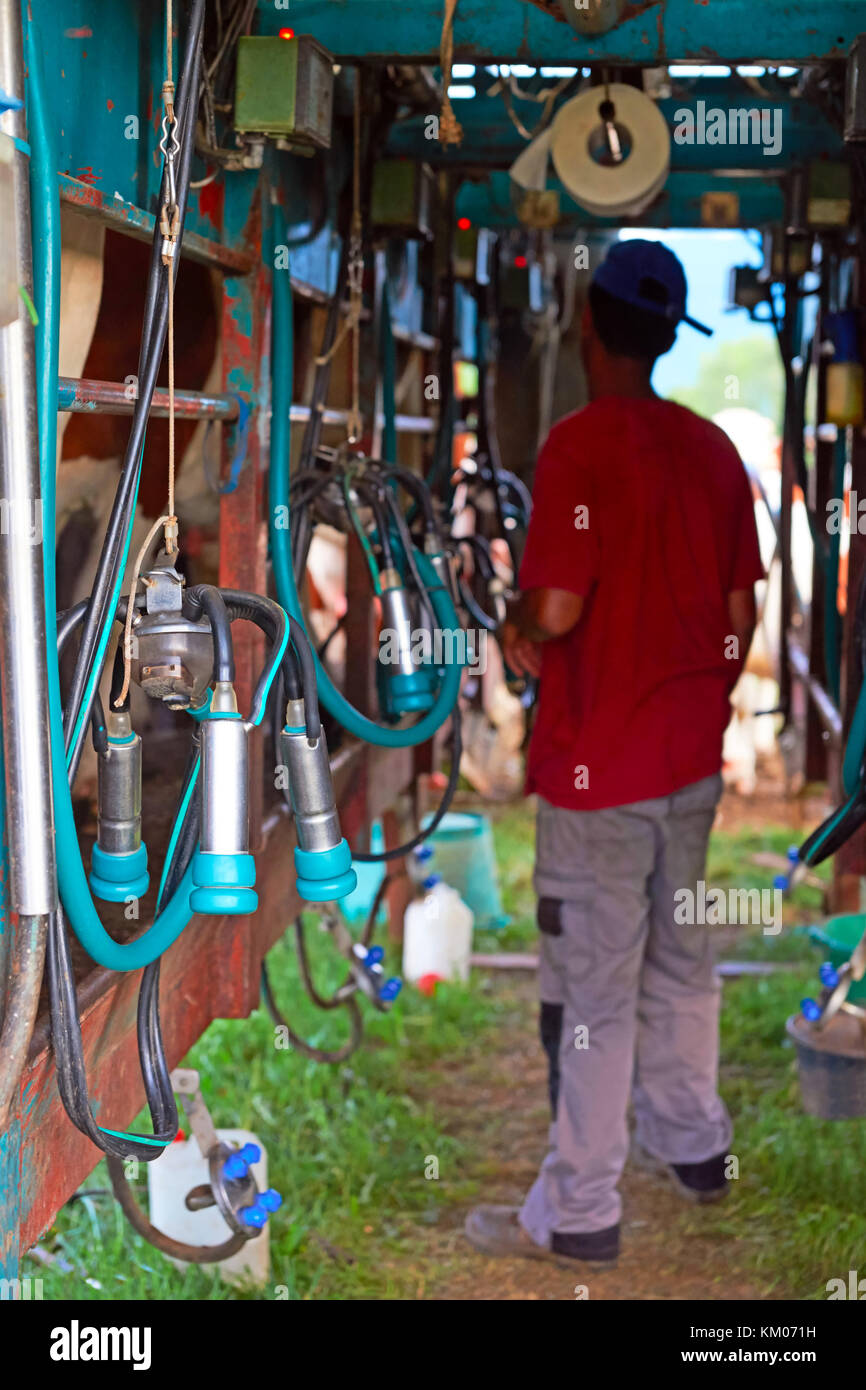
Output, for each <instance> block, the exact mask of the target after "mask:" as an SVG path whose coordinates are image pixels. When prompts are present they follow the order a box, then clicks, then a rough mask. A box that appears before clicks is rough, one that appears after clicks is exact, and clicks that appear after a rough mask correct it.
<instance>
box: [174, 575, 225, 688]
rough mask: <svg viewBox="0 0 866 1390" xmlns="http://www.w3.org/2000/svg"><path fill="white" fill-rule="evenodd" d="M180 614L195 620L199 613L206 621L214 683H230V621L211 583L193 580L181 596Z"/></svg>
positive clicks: (218, 593)
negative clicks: (197, 582) (181, 609)
mask: <svg viewBox="0 0 866 1390" xmlns="http://www.w3.org/2000/svg"><path fill="white" fill-rule="evenodd" d="M183 611H184V615H185V616H186V617H188V618H190V619H191V620H192V622H197V621H198V619H199V618H200V617H201V615H202V613H204V614H205V616H206V617H207V619H208V622H209V623H210V630H211V637H212V639H213V678H214V683H215V684H228V685H234V682H235V649H234V643H233V642H232V625H231V620H230V618H229V615H228V610H227V608H226V604H225V599H224V598H223V596H222V594H221V593H220V591H219V589H217V588H215V587H214V585H213V584H197V585H196V586H195V587H194V588H192V589H188V590H187V592H186V594H185V596H184V604H183Z"/></svg>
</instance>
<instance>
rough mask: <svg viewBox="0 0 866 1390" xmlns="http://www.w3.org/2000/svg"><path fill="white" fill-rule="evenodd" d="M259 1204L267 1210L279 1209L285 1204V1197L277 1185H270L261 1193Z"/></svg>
mask: <svg viewBox="0 0 866 1390" xmlns="http://www.w3.org/2000/svg"><path fill="white" fill-rule="evenodd" d="M258 1205H259V1206H260V1207H264V1209H265V1211H277V1210H278V1209H279V1208H280V1207H281V1206H282V1205H283V1199H282V1197H281V1196H280V1194H279V1192H277V1190H276V1188H275V1187H269V1188H268V1189H267V1190H266V1191H265V1192H260V1193H259V1200H258Z"/></svg>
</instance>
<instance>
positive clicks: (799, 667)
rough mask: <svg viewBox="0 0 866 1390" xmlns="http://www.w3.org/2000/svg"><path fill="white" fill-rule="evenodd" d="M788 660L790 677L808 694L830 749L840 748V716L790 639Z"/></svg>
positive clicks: (807, 662)
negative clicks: (802, 686)
mask: <svg viewBox="0 0 866 1390" xmlns="http://www.w3.org/2000/svg"><path fill="white" fill-rule="evenodd" d="M788 660H789V664H790V669H791V675H792V676H793V677H794V679H795V680H798V681H800V682H801V683H802V684H803V685H804V686H805V687H806V690H807V691H808V693H809V696H810V698H811V700H812V703H813V704H814V706H815V709H816V710H817V711H818V717H819V719H820V720H821V723H822V724H823V725H824V729H825V730H826V733H827V737H828V739H829V740H830V744H831V747H834V748H839V747H841V746H842V716H841V714H840V713H839V711H838V709H837V708H836V706H835V705H834V703H833V701H832V699H831V698H830V696H829V695H828V694H827V691H826V690H825V689H824V687H823V686H822V685H821V683H820V681H818V680H817V679H816V678H815V676H813V675H812V672H811V671H810V670H809V658H808V656H807V655H806V653H805V652H804V651H803V650H802V648H801V647H798V646H797V643H796V642H795V641H793V640H792V639H789V641H788Z"/></svg>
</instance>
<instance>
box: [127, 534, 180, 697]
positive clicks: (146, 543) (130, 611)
mask: <svg viewBox="0 0 866 1390" xmlns="http://www.w3.org/2000/svg"><path fill="white" fill-rule="evenodd" d="M170 520H171V517H167V516H161V517H159V518H158V520H156V521H155V522H154V523H153V525H152V526H151V528H150V530H149V531H148V533H147V535H146V536H145V538H144V540H143V541H142V543H141V547H140V549H139V552H138V554H137V555H136V557H135V565H134V567H133V571H132V582H131V584H130V586H129V602H128V603H127V605H126V622H125V624H124V628H123V687H122V689H121V691H120V694H119V695H118V697H117V699H116V700H115V702H114V707H115V709H120V708H121V706H122V705H123V702H124V701H125V699H126V697H127V695H128V693H129V683H130V680H131V678H132V657H133V649H132V620H133V618H134V617H135V591H136V589H137V588H138V576H139V573H140V572H141V567H142V565H143V564H144V557H145V555H146V554H147V552H148V550H149V549H150V545H151V542H152V541H153V538H154V536H155V535H156V533H157V531H158V530H159V528H160V526H166V525H167V523H168V522H169V521H170ZM142 582H143V583H145V584H148V583H150V582H151V581H150V580H147V579H145V580H143V581H142Z"/></svg>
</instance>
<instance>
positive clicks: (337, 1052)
mask: <svg viewBox="0 0 866 1390" xmlns="http://www.w3.org/2000/svg"><path fill="white" fill-rule="evenodd" d="M261 988H262V1001H263V1003H264V1005H265V1008H266V1009H267V1011H268V1013H269V1014H270V1016H271V1018H272V1020H273V1021H274V1023H276V1024H277V1025H278V1027H280V1028H285V1030H286V1036H287V1037H288V1039H289V1042H290V1043H291V1045H292V1047H293V1048H294V1050H295V1051H296V1052H299V1053H300V1054H301V1056H302V1057H307V1058H309V1060H310V1061H311V1062H329V1063H331V1064H335V1063H338V1062H345V1061H346V1059H347V1058H348V1057H351V1055H352V1053H353V1052H355V1051H356V1049H357V1047H358V1045H359V1043H360V1042H361V1039H362V1037H363V1035H364V1020H363V1018H362V1017H361V1010H360V1009H359V1008H358V1004H357V1001H356V1000H355V998H354V996H353V995H349V996H348V998H347V999H345V1000H343V1001H342V1007H343V1008H344V1009H345V1010H346V1013H347V1014H348V1017H349V1036H348V1038H347V1039H346V1041H345V1043H344V1044H343V1046H342V1047H339V1048H333V1049H326V1048H321V1047H314V1046H313V1044H312V1043H308V1042H306V1041H305V1039H304V1038H302V1037H300V1036H299V1035H298V1034H297V1033H296V1032H295V1031H294V1029H293V1028H292V1025H291V1024H290V1023H289V1021H288V1019H287V1018H285V1017H284V1015H283V1014H282V1013H281V1012H280V1008H279V1005H278V1004H277V1001H276V997H275V995H274V991H273V987H272V985H271V979H270V976H269V974H268V967H267V964H266V962H265V961H262V976H261Z"/></svg>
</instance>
